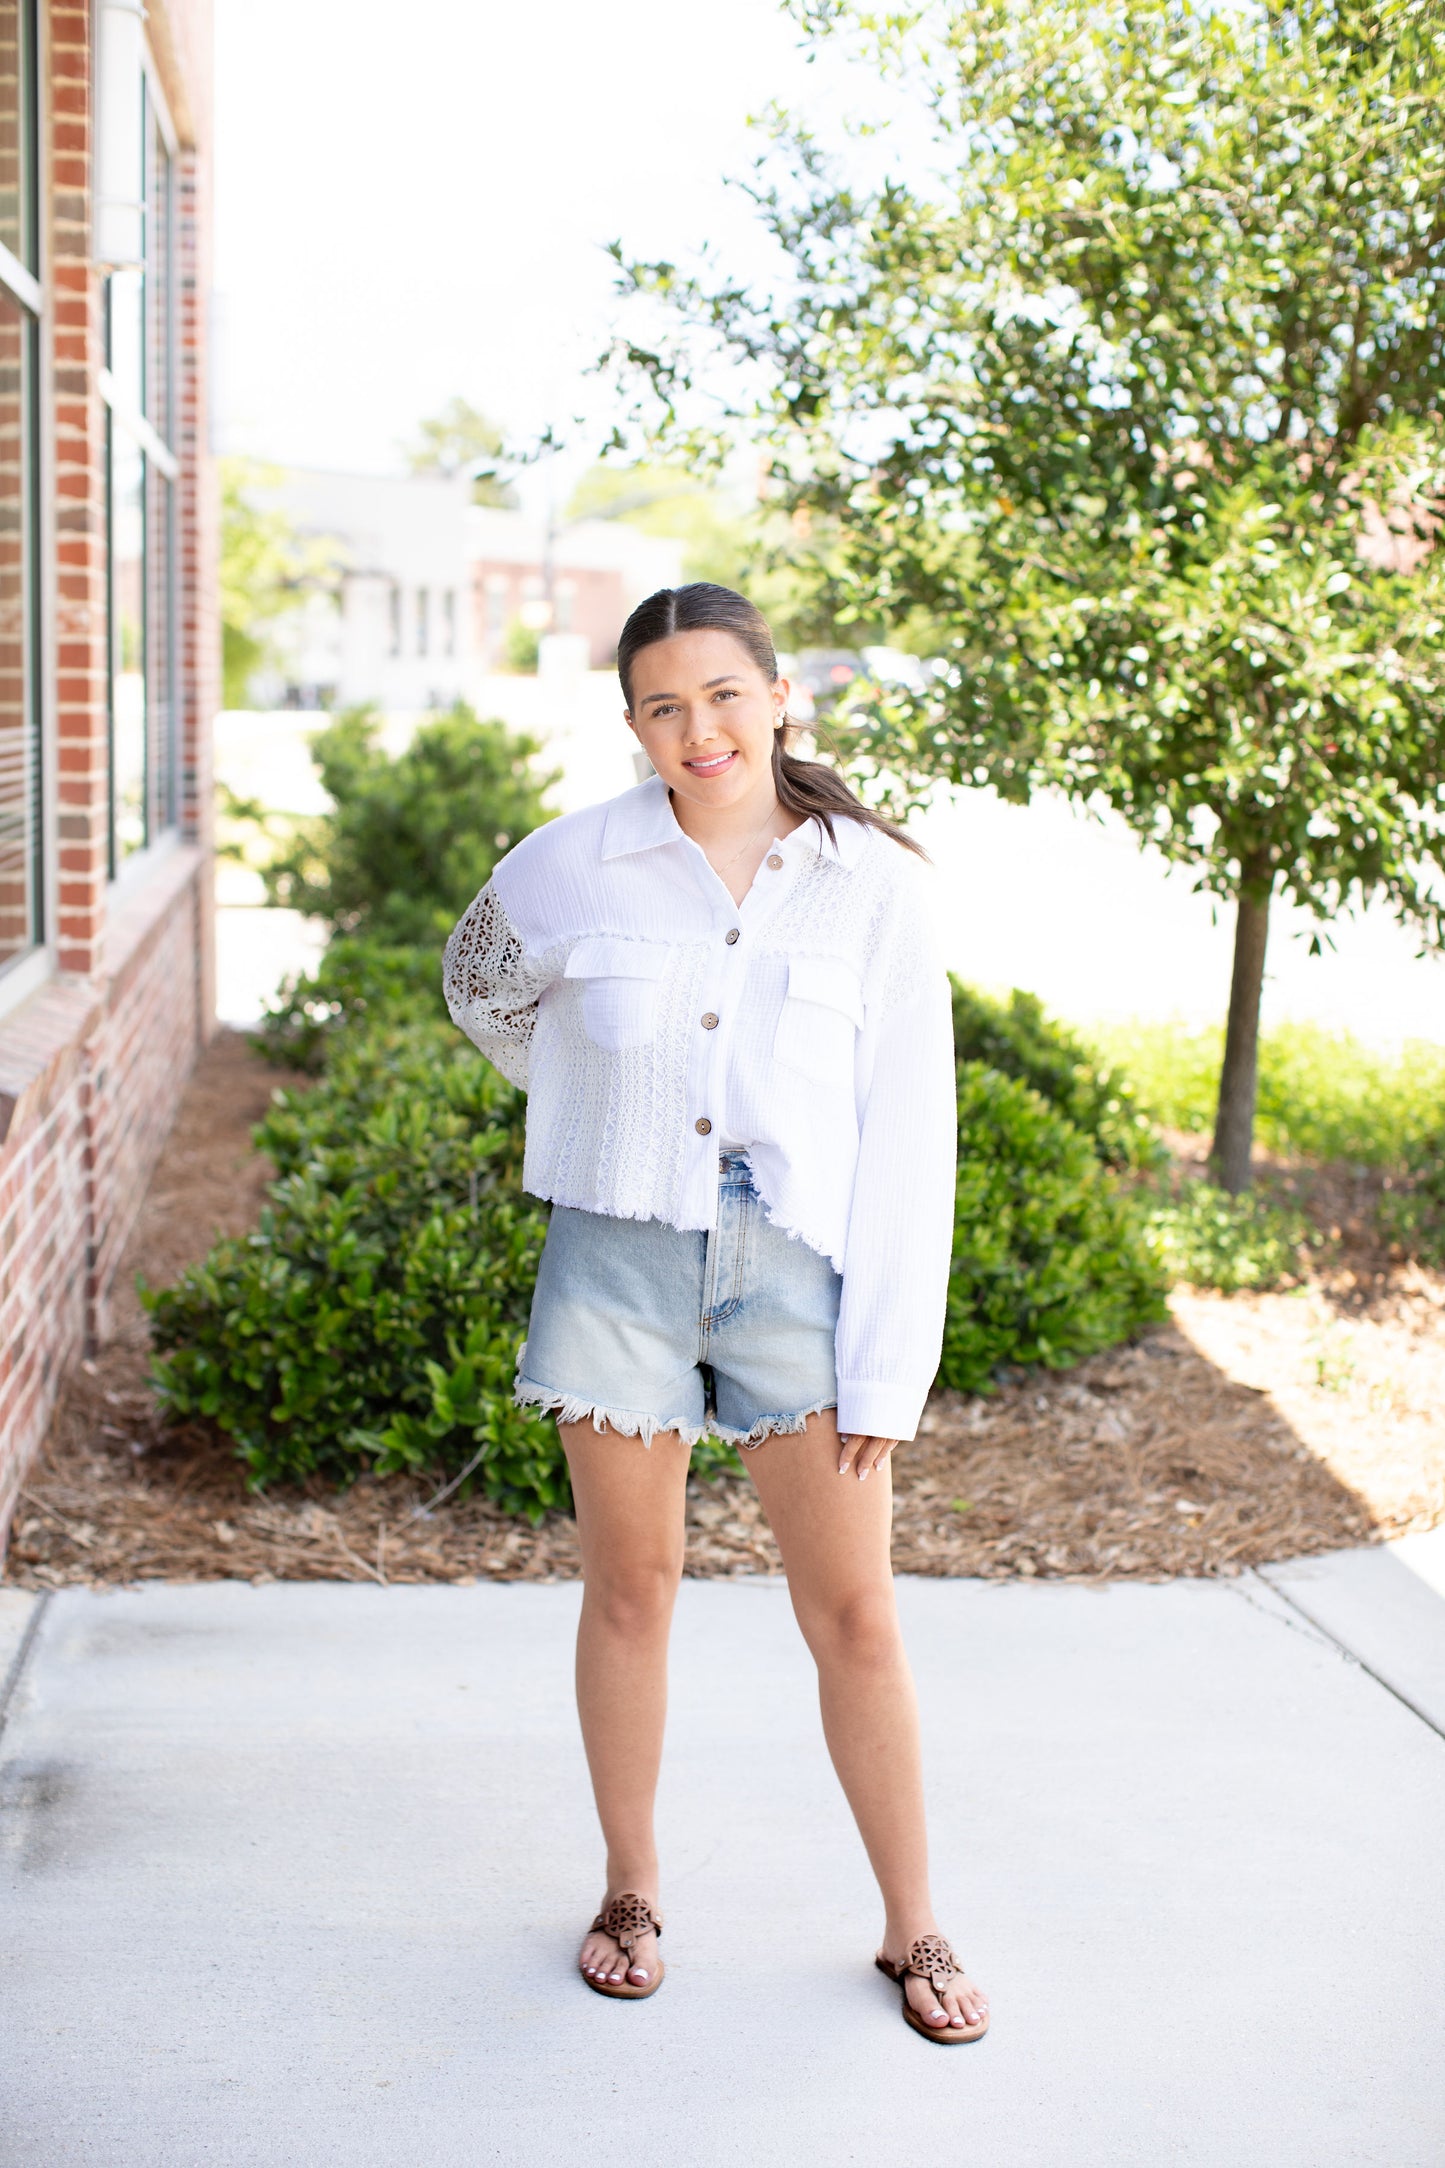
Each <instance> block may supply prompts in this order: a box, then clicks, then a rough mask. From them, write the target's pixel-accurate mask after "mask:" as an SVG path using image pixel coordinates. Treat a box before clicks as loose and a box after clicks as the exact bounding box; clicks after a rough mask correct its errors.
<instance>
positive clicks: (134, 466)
mask: <svg viewBox="0 0 1445 2168" xmlns="http://www.w3.org/2000/svg"><path fill="white" fill-rule="evenodd" d="M210 43H211V14H210V5H209V0H149V5H148V7H147V8H145V9H142V7H141V6H140V5H139V4H138V0H94V4H92V0H0V1525H3V1522H4V1519H5V1518H6V1517H7V1516H8V1512H9V1508H10V1506H11V1503H12V1501H13V1497H14V1493H15V1488H16V1486H17V1484H18V1482H19V1479H20V1471H21V1470H22V1468H23V1466H24V1463H25V1460H26V1459H27V1457H28V1455H29V1453H30V1451H31V1450H32V1448H33V1447H34V1446H35V1445H37V1444H38V1443H39V1441H40V1439H41V1437H42V1436H43V1434H44V1430H45V1426H46V1422H47V1420H48V1417H49V1414H50V1410H51V1406H52V1404H53V1401H54V1398H55V1394H56V1390H57V1387H58V1385H59V1382H60V1379H61V1376H62V1374H63V1372H64V1370H65V1369H66V1367H67V1366H68V1364H69V1363H70V1362H72V1361H73V1360H74V1359H75V1358H76V1357H78V1356H79V1355H80V1353H81V1352H82V1351H83V1350H84V1349H85V1348H86V1346H87V1345H89V1344H92V1343H94V1342H95V1341H96V1340H97V1339H98V1338H100V1337H101V1336H102V1335H103V1333H104V1330H105V1322H106V1316H107V1307H108V1301H109V1296H110V1291H111V1286H112V1282H113V1279H114V1274H115V1270H116V1266H117V1263H118V1260H119V1258H120V1254H121V1250H122V1248H123V1245H124V1242H125V1238H126V1235H127V1233H128V1232H129V1229H130V1225H131V1222H132V1220H133V1218H134V1216H135V1212H136V1210H137V1208H138V1206H139V1203H140V1200H141V1197H142V1194H143V1192H144V1188H145V1184H146V1180H147V1177H148V1176H149V1174H150V1171H151V1167H152V1165H153V1163H154V1160H155V1157H156V1154H157V1152H158V1151H159V1149H160V1146H161V1143H162V1141H163V1140H164V1138H165V1135H166V1132H167V1131H168V1129H169V1128H170V1125H171V1121H172V1119H173V1116H174V1113H175V1108H176V1104H177V1102H178V1099H179V1096H180V1092H181V1089H182V1087H183V1085H184V1083H185V1080H186V1077H187V1076H188V1074H189V1072H190V1069H191V1066H192V1063H193V1061H194V1059H195V1056H196V1052H197V1049H198V1047H199V1044H200V1042H201V1040H202V1039H203V1038H204V1037H205V1035H206V1033H207V1030H208V1028H209V1019H210V1017H211V1014H212V1009H213V1005H214V1004H213V999H212V963H211V957H212V931H211V928H212V902H211V878H210V844H209V836H210V803H211V754H210V729H211V721H212V717H213V715H214V711H215V708H216V702H217V681H216V668H215V656H216V652H217V627H216V611H215V599H214V597H215V532H216V522H215V516H214V510H213V506H212V497H211V481H210V475H209V471H208V466H209V463H208V458H207V452H206V441H207V419H206V405H205V402H206V324H205V313H204V296H205V294H206V291H207V286H208V278H209V272H208V230H209V229H208V219H209V206H208V185H209V180H208V143H209V127H210V110H211V93H210Z"/></svg>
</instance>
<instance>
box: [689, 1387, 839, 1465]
mask: <svg viewBox="0 0 1445 2168" xmlns="http://www.w3.org/2000/svg"><path fill="white" fill-rule="evenodd" d="M837 1405H838V1403H837V1401H836V1400H818V1401H815V1402H814V1404H813V1406H812V1407H811V1408H801V1409H800V1410H799V1411H798V1413H797V1414H796V1415H760V1416H759V1417H758V1419H757V1421H756V1422H755V1423H754V1425H753V1427H752V1429H751V1430H730V1429H729V1428H728V1426H727V1424H726V1423H720V1422H718V1421H717V1419H716V1417H714V1419H713V1422H712V1424H711V1429H712V1433H713V1436H714V1437H716V1438H725V1439H726V1440H727V1442H728V1444H729V1445H735V1446H736V1447H737V1448H738V1450H739V1452H742V1453H750V1452H751V1451H752V1450H753V1448H754V1446H759V1445H762V1444H763V1442H764V1441H765V1440H766V1439H768V1438H795V1437H797V1436H798V1434H799V1433H800V1432H801V1431H804V1430H806V1429H807V1427H808V1418H809V1417H810V1416H813V1415H821V1414H822V1412H823V1410H824V1409H825V1408H836V1407H837Z"/></svg>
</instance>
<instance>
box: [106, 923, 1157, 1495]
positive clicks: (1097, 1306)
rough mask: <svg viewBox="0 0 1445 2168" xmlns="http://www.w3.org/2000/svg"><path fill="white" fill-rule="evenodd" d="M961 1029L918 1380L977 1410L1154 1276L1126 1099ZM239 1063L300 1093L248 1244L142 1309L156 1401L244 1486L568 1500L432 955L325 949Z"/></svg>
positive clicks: (1012, 1018) (1008, 1016)
mask: <svg viewBox="0 0 1445 2168" xmlns="http://www.w3.org/2000/svg"><path fill="white" fill-rule="evenodd" d="M955 1008H956V1020H957V1021H958V1024H959V1033H958V1036H959V1042H960V1054H961V1057H962V1058H961V1059H960V1061H959V1067H958V1106H959V1172H958V1187H957V1206H956V1232H955V1242H954V1256H953V1269H952V1275H951V1279H950V1283H949V1293H948V1314H947V1324H946V1329H945V1335H944V1348H943V1360H942V1364H941V1367H940V1370H939V1381H940V1383H942V1384H944V1385H948V1386H952V1387H954V1388H956V1389H958V1390H961V1391H967V1392H987V1391H989V1390H990V1389H991V1388H992V1387H993V1386H994V1384H995V1383H996V1382H997V1380H998V1378H999V1377H1000V1376H1001V1375H1003V1374H1004V1373H1006V1372H1007V1371H1008V1370H1009V1369H1010V1368H1011V1367H1015V1366H1018V1365H1026V1364H1036V1363H1038V1364H1045V1365H1047V1366H1049V1367H1050V1368H1062V1367H1065V1366H1067V1365H1069V1364H1072V1363H1075V1362H1078V1361H1080V1360H1081V1359H1082V1358H1083V1357H1084V1356H1086V1355H1089V1354H1092V1353H1094V1352H1095V1351H1097V1350H1098V1349H1101V1348H1105V1347H1108V1346H1111V1345H1113V1344H1114V1343H1115V1342H1117V1341H1119V1340H1122V1339H1124V1338H1126V1337H1127V1336H1128V1335H1129V1334H1131V1333H1132V1332H1134V1331H1136V1330H1138V1329H1139V1328H1140V1327H1141V1326H1143V1325H1145V1324H1147V1323H1149V1322H1151V1321H1152V1320H1153V1319H1155V1318H1158V1317H1160V1316H1161V1315H1162V1314H1163V1277H1162V1272H1161V1268H1160V1264H1159V1261H1158V1258H1157V1255H1156V1253H1155V1249H1154V1245H1153V1243H1152V1240H1151V1238H1150V1235H1149V1232H1148V1229H1147V1226H1146V1223H1145V1220H1144V1218H1143V1216H1142V1208H1141V1206H1140V1205H1139V1204H1138V1203H1136V1202H1135V1201H1134V1200H1133V1199H1132V1198H1131V1196H1130V1195H1129V1194H1128V1193H1127V1192H1126V1191H1125V1190H1124V1189H1123V1188H1122V1187H1121V1185H1120V1182H1119V1179H1118V1176H1117V1174H1116V1173H1115V1172H1114V1171H1113V1170H1114V1168H1115V1167H1118V1166H1130V1165H1138V1164H1140V1163H1141V1162H1142V1161H1143V1160H1145V1159H1146V1158H1147V1156H1148V1151H1149V1150H1150V1149H1152V1146H1151V1145H1150V1142H1149V1132H1148V1130H1147V1125H1145V1124H1144V1123H1143V1121H1142V1118H1141V1117H1140V1116H1139V1115H1138V1113H1137V1110H1136V1109H1135V1108H1134V1107H1133V1104H1132V1101H1131V1099H1130V1097H1129V1095H1128V1093H1127V1090H1126V1089H1125V1087H1124V1086H1123V1085H1122V1083H1121V1081H1120V1080H1119V1079H1118V1078H1117V1077H1115V1076H1113V1075H1111V1074H1110V1073H1109V1072H1107V1071H1103V1070H1100V1069H1098V1068H1097V1067H1096V1066H1095V1065H1093V1064H1091V1063H1090V1062H1089V1061H1088V1060H1087V1059H1086V1058H1085V1057H1084V1056H1083V1054H1082V1051H1081V1050H1080V1049H1078V1048H1076V1047H1075V1046H1074V1044H1073V1042H1072V1041H1071V1040H1069V1039H1068V1038H1067V1037H1066V1036H1065V1035H1064V1034H1063V1033H1061V1032H1059V1031H1058V1030H1057V1029H1056V1028H1055V1027H1053V1026H1052V1025H1050V1024H1049V1023H1048V1021H1047V1019H1046V1018H1045V1017H1044V1016H1043V1014H1042V1012H1041V1011H1040V1010H1039V1008H1038V1006H1037V1004H1036V1003H1032V1002H1030V1001H1028V1000H1027V998H1026V997H1019V996H1016V997H1015V998H1014V1001H1013V1003H1012V1004H1002V1003H990V1002H988V1001H986V1000H984V999H982V998H981V997H979V996H977V995H973V994H970V993H967V992H966V991H965V990H964V989H962V988H959V989H957V994H956V1003H955ZM259 1043H260V1044H261V1046H262V1048H263V1050H264V1051H265V1052H266V1053H267V1054H268V1055H269V1056H270V1057H271V1058H273V1059H275V1060H277V1061H278V1062H281V1063H285V1064H288V1065H292V1066H296V1067H300V1068H303V1069H305V1070H308V1071H310V1072H311V1073H313V1074H314V1075H315V1076H316V1078H317V1081H316V1082H315V1083H314V1084H312V1085H310V1086H309V1087H303V1088H301V1089H299V1090H298V1089H294V1088H293V1089H289V1090H282V1091H280V1092H278V1094H277V1095H276V1099H275V1101H274V1103H273V1106H272V1108H271V1111H270V1113H269V1114H268V1115H267V1117H266V1119H265V1121H264V1122H263V1123H262V1124H261V1125H260V1127H259V1129H258V1130H257V1132H256V1142H257V1144H258V1146H259V1147H260V1149H261V1150H262V1151H264V1152H265V1153H267V1154H268V1155H269V1157H270V1158H271V1159H272V1160H273V1162H274V1164H275V1167H276V1179H275V1181H274V1182H273V1184H272V1185H271V1188H270V1193H269V1202H268V1204H267V1207H266V1210H265V1213H264V1215H263V1217H262V1221H261V1224H260V1226H259V1227H258V1228H257V1230H256V1231H255V1232H254V1233H253V1234H250V1235H247V1236H245V1237H243V1238H240V1239H237V1240H229V1241H223V1242H220V1243H218V1244H217V1245H216V1247H215V1248H214V1249H213V1250H212V1252H211V1254H210V1255H209V1257H208V1258H207V1259H206V1260H205V1262H204V1264H202V1265H199V1266H197V1267H195V1268H194V1269H192V1270H191V1271H189V1272H187V1273H185V1274H184V1275H183V1276H182V1278H181V1279H180V1280H179V1281H178V1283H177V1284H176V1285H175V1286H174V1287H172V1288H168V1289H166V1290H163V1291H160V1292H153V1291H147V1292H146V1301H147V1303H148V1305H149V1308H150V1311H151V1318H152V1335H153V1338H154V1342H155V1346H156V1349H157V1355H156V1359H155V1364H154V1376H155V1380H156V1384H157V1387H158V1390H159V1393H160V1396H161V1399H162V1401H163V1403H164V1404H165V1405H166V1406H167V1407H168V1408H169V1409H170V1410H172V1411H173V1412H174V1413H175V1414H177V1415H194V1414H199V1415H204V1416H209V1417H210V1418H212V1419H213V1420H214V1421H215V1422H216V1423H217V1424H218V1425H219V1427H220V1428H221V1429H222V1430H224V1431H225V1432H227V1433H228V1434H229V1435H230V1436H231V1437H232V1438H233V1439H234V1440H235V1442H236V1445H237V1448H238V1450H239V1451H240V1453H241V1454H242V1456H243V1458H244V1459H245V1461H246V1463H247V1465H248V1467H249V1469H250V1473H251V1477H252V1480H253V1482H254V1483H256V1484H258V1485H260V1484H265V1483H270V1482H274V1481H277V1480H280V1479H283V1478H296V1477H302V1476H306V1475H310V1474H312V1473H315V1472H321V1473H323V1474H324V1475H326V1476H328V1477H330V1478H332V1479H334V1480H336V1481H338V1482H343V1483H344V1482H346V1481H348V1480H350V1479H351V1478H353V1477H354V1476H355V1475H357V1474H359V1473H361V1472H362V1471H363V1470H368V1469H369V1470H373V1471H375V1472H377V1473H380V1474H387V1473H390V1472H393V1471H396V1470H400V1469H408V1468H410V1469H428V1470H433V1471H437V1472H438V1473H448V1474H452V1473H456V1472H457V1471H459V1470H460V1469H462V1468H464V1467H466V1466H467V1465H468V1463H469V1462H472V1461H473V1460H474V1459H476V1458H477V1456H478V1455H480V1460H479V1462H478V1467H477V1473H476V1477H475V1480H476V1481H478V1482H479V1483H480V1484H481V1485H482V1487H483V1488H484V1490H485V1491H486V1493H487V1495H488V1496H490V1497H492V1498H495V1499H497V1500H499V1501H500V1502H501V1503H502V1504H503V1505H504V1506H505V1507H507V1508H508V1509H509V1510H512V1511H517V1512H525V1513H528V1514H530V1515H532V1516H533V1517H537V1516H539V1515H540V1514H541V1513H543V1512H544V1511H546V1510H548V1509H549V1508H552V1507H556V1506H560V1505H563V1504H565V1502H566V1498H567V1484H566V1468H565V1462H564V1460H563V1457H562V1454H561V1450H560V1446H559V1443H558V1440H557V1435H556V1431H555V1428H554V1426H553V1425H552V1423H551V1422H550V1421H549V1420H546V1419H544V1418H542V1417H540V1416H539V1415H538V1414H537V1413H536V1412H535V1411H524V1410H522V1409H519V1408H516V1407H514V1406H513V1405H512V1402H511V1398H510V1389H511V1383H512V1375H513V1369H514V1364H515V1357H516V1350H517V1344H518V1342H519V1341H520V1340H521V1339H522V1338H523V1337H524V1334H525V1330H526V1321H527V1311H528V1305H529V1302H530V1298H531V1289H532V1281H533V1277H534V1275H535V1271H536V1264H537V1258H538V1255H539V1252H540V1249H541V1244H542V1240H543V1237H544V1234H545V1231H546V1212H545V1208H544V1207H543V1206H541V1205H539V1204H537V1203H536V1202H535V1201H534V1200H532V1199H530V1198H528V1197H527V1196H525V1195H524V1193H523V1191H522V1187H521V1158H522V1137H523V1114H524V1102H523V1100H522V1097H521V1095H520V1094H519V1093H517V1092H515V1091H514V1090H513V1089H512V1088H511V1087H510V1086H509V1085H508V1084H506V1083H505V1082H504V1081H503V1080H502V1079H501V1078H500V1077H499V1076H498V1075H497V1074H496V1072H495V1071H494V1070H492V1069H491V1068H490V1067H489V1066H488V1065H487V1064H486V1063H485V1062H484V1061H482V1060H481V1058H480V1057H479V1056H478V1055H477V1054H475V1053H474V1052H473V1050H472V1049H471V1048H470V1047H468V1046H467V1045H466V1044H465V1043H464V1042H462V1041H461V1040H460V1039H459V1038H458V1035H457V1033H456V1032H455V1031H454V1029H453V1028H452V1026H451V1024H450V1022H449V1021H448V1019H447V1018H446V1015H445V1011H444V1009H443V1008H442V1005H441V1000H440V995H439V992H438V965H437V956H436V952H435V950H434V949H432V948H430V947H427V948H422V949H414V950H412V949H396V948H383V947H380V946H377V945H375V944H370V943H366V942H363V941H359V940H353V941H347V940H340V941H337V942H334V943H333V945H332V947H331V948H330V950H329V951H328V953H327V955H326V957H325V958H324V959H323V962H322V964H321V966H320V968H319V970H318V971H317V972H316V973H315V974H314V976H311V977H309V978H306V979H303V980H300V981H298V982H296V983H295V984H294V985H292V986H291V987H289V988H288V989H287V991H286V994H285V996H284V998H283V999H282V1000H281V1001H280V1002H279V1003H278V1004H277V1006H276V1008H275V1009H274V1011H273V1012H272V1014H271V1015H270V1016H269V1017H268V1018H267V1020H266V1022H265V1024H264V1026H263V1029H262V1032H261V1034H260V1041H259ZM980 1055H982V1056H983V1058H979V1056H980ZM730 1452H731V1449H730V1448H725V1447H722V1446H720V1445H718V1446H712V1447H708V1448H704V1449H702V1450H701V1454H700V1460H701V1464H702V1465H703V1466H708V1465H717V1464H718V1463H720V1462H722V1461H724V1460H726V1459H728V1458H730Z"/></svg>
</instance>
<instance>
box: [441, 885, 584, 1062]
mask: <svg viewBox="0 0 1445 2168" xmlns="http://www.w3.org/2000/svg"><path fill="white" fill-rule="evenodd" d="M555 976H556V973H555V971H554V970H553V969H552V968H550V965H549V962H548V961H547V960H545V959H542V958H533V959H531V960H529V959H528V956H527V952H526V948H525V946H524V944H523V941H522V937H521V935H520V934H519V933H518V932H517V929H516V928H515V926H513V924H512V922H511V920H510V919H509V918H508V916H507V914H506V912H505V910H504V909H503V908H502V902H501V898H500V897H499V896H498V895H497V893H496V890H495V889H494V888H493V887H492V885H491V883H490V882H488V884H487V886H486V887H485V888H484V889H483V890H482V892H481V894H480V895H479V896H478V897H477V898H476V899H475V901H474V902H472V903H471V904H469V905H468V907H467V909H466V910H465V911H464V912H463V914H462V916H461V917H460V918H459V919H458V920H457V923H456V925H455V926H454V927H453V928H452V931H451V937H450V939H449V940H448V942H447V945H446V953H445V955H444V956H443V958H442V991H443V992H444V993H445V995H446V1003H447V1008H448V1009H449V1010H450V1011H451V1018H452V1022H453V1023H454V1024H456V1025H457V1026H458V1027H459V1028H460V1029H461V1030H462V1031H464V1032H465V1033H466V1035H467V1037H468V1038H469V1039H471V1040H472V1041H473V1042H474V1044H476V1045H477V1046H479V1047H480V1048H481V1050H482V1052H483V1053H484V1054H485V1055H486V1057H487V1059H488V1061H490V1062H492V1063H493V1064H494V1065H495V1066H496V1067H497V1068H498V1069H500V1070H501V1072H502V1074H503V1076H504V1077H506V1078H507V1079H508V1081H509V1082H510V1083H513V1084H519V1085H520V1086H521V1087H522V1089H523V1090H524V1091H525V1090H526V1087H527V1057H528V1053H529V1051H530V1048H531V1044H532V1031H533V1028H534V1026H535V1024H536V1021H537V1002H538V1000H539V999H540V997H541V995H542V994H543V993H545V992H546V989H547V987H548V986H549V985H550V984H551V982H552V980H553V978H554V977H555Z"/></svg>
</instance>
